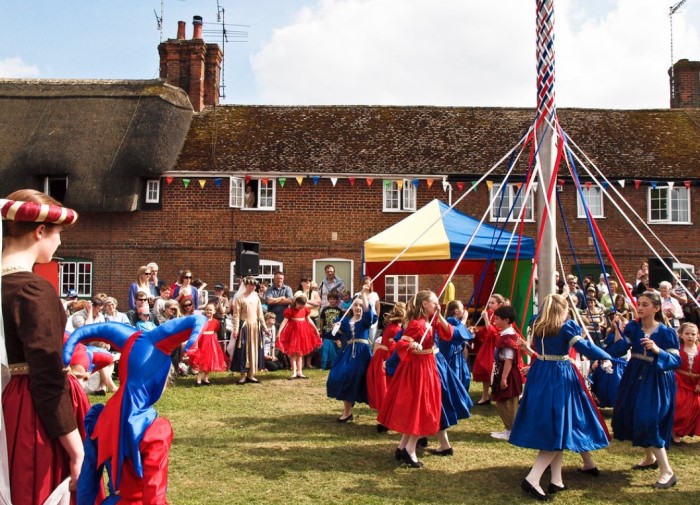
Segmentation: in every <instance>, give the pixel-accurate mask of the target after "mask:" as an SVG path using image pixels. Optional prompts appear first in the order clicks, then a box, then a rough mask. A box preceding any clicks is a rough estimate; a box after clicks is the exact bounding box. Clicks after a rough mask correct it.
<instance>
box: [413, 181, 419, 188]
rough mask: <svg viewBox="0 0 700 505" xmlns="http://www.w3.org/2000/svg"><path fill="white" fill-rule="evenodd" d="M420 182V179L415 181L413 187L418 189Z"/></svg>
mask: <svg viewBox="0 0 700 505" xmlns="http://www.w3.org/2000/svg"><path fill="white" fill-rule="evenodd" d="M419 182H420V179H413V187H415V188H416V189H418V183H419Z"/></svg>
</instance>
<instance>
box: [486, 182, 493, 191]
mask: <svg viewBox="0 0 700 505" xmlns="http://www.w3.org/2000/svg"><path fill="white" fill-rule="evenodd" d="M492 187H493V181H486V189H488V190H489V191H491V188H492Z"/></svg>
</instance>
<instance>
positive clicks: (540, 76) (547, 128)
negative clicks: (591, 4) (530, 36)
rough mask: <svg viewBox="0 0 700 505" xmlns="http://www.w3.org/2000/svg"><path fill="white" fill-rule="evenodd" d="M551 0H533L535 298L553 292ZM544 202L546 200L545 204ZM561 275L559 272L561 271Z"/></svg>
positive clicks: (553, 135) (553, 199)
mask: <svg viewBox="0 0 700 505" xmlns="http://www.w3.org/2000/svg"><path fill="white" fill-rule="evenodd" d="M553 3H554V2H553V0H536V4H537V117H536V123H535V124H536V125H537V128H536V136H537V144H539V149H538V157H537V158H538V159H537V163H539V165H540V185H539V186H540V187H539V188H538V189H539V191H537V222H538V223H539V226H540V234H541V248H540V254H539V257H538V259H537V276H538V286H537V297H538V300H539V301H542V300H543V299H544V297H545V296H547V295H548V294H550V293H554V292H555V289H556V287H555V277H554V272H555V270H556V216H555V214H554V213H553V212H547V210H546V209H547V208H549V209H554V208H555V205H554V204H555V194H554V193H553V192H550V191H549V189H550V186H551V181H552V177H553V176H554V172H555V169H556V159H557V148H556V142H557V132H556V131H554V125H555V124H556V121H557V120H556V104H555V101H554V6H553ZM547 201H548V203H547ZM562 274H563V272H562Z"/></svg>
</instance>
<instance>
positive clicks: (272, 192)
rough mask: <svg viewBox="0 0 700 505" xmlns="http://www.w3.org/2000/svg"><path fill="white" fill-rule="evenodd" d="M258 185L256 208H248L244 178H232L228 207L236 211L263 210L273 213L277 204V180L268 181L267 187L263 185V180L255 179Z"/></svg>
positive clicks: (269, 179) (270, 179)
mask: <svg viewBox="0 0 700 505" xmlns="http://www.w3.org/2000/svg"><path fill="white" fill-rule="evenodd" d="M255 182H256V183H257V187H258V189H257V192H256V195H255V196H256V199H255V207H251V208H246V207H245V205H244V201H245V186H246V183H245V180H244V179H243V178H242V177H233V176H232V177H230V184H229V197H228V206H229V207H231V208H234V209H242V210H248V211H249V210H263V211H273V210H275V208H276V203H277V184H276V182H277V181H276V179H274V178H272V177H270V178H268V180H267V185H264V184H263V181H262V179H255Z"/></svg>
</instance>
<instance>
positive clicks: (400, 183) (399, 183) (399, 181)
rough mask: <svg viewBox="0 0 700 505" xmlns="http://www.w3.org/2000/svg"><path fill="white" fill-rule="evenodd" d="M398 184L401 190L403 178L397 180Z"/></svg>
mask: <svg viewBox="0 0 700 505" xmlns="http://www.w3.org/2000/svg"><path fill="white" fill-rule="evenodd" d="M396 186H397V187H398V188H399V191H400V190H402V189H403V179H399V180H398V181H396Z"/></svg>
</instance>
